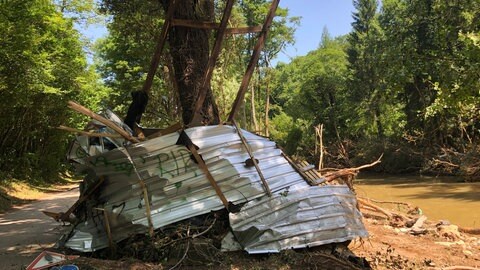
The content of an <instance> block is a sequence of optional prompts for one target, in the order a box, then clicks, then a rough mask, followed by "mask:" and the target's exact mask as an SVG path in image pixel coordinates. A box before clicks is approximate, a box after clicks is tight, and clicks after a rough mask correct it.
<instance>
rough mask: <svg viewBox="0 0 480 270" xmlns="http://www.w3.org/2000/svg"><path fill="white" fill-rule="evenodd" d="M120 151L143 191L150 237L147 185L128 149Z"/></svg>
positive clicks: (150, 216) (150, 226) (151, 228)
mask: <svg viewBox="0 0 480 270" xmlns="http://www.w3.org/2000/svg"><path fill="white" fill-rule="evenodd" d="M119 149H120V151H122V152H123V153H124V154H125V155H126V156H127V159H128V161H129V162H130V164H132V166H133V171H134V172H135V175H136V176H137V179H138V183H139V184H140V187H141V188H142V193H143V201H144V202H145V212H146V215H147V221H148V233H149V235H150V237H153V235H154V231H153V221H152V212H151V209H150V200H149V199H148V190H147V186H146V185H145V182H144V181H143V179H142V177H141V176H140V174H139V173H138V170H137V167H136V166H135V163H134V162H133V159H132V156H130V153H129V152H128V149H127V148H126V147H124V148H119Z"/></svg>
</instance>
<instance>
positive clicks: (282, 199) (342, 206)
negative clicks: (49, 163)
mask: <svg viewBox="0 0 480 270" xmlns="http://www.w3.org/2000/svg"><path fill="white" fill-rule="evenodd" d="M105 117H107V118H109V119H110V120H109V121H110V122H111V125H115V126H117V127H121V128H123V129H124V130H125V132H127V133H129V132H130V131H129V130H128V128H125V125H123V124H122V123H121V121H119V120H118V117H115V116H114V115H113V114H112V113H108V114H106V115H105ZM112 120H113V121H112ZM111 125H110V126H111ZM94 126H95V128H96V130H95V133H99V135H98V136H99V137H98V138H100V139H98V140H92V139H91V137H86V135H85V136H83V135H80V136H77V138H76V140H75V142H74V144H73V145H72V148H71V149H70V152H69V158H70V159H71V160H72V161H74V163H75V164H76V167H77V169H78V170H79V171H82V172H85V173H87V177H86V178H85V180H84V183H83V188H82V192H81V197H80V200H79V201H80V202H81V203H79V204H77V205H76V209H75V210H74V211H73V213H75V214H76V219H77V220H76V221H75V224H76V225H75V226H74V227H73V229H72V231H71V232H70V233H69V234H67V235H65V236H64V237H63V238H62V239H61V241H60V243H61V244H62V245H64V246H65V247H68V248H71V249H74V250H77V251H82V252H92V251H96V250H100V249H103V248H106V247H108V246H109V245H112V244H113V243H117V242H119V241H122V240H124V239H126V238H128V237H129V236H131V235H134V234H140V233H147V232H149V233H153V230H157V229H160V228H162V227H164V226H167V225H169V224H172V223H175V222H178V221H182V220H186V219H189V218H193V217H196V216H199V215H202V214H205V213H209V212H211V211H215V210H220V209H223V208H225V209H227V210H228V211H229V223H230V228H231V232H232V234H233V236H234V237H231V236H230V237H229V238H228V239H225V240H224V243H226V245H229V246H231V243H227V242H228V241H230V242H231V241H238V244H240V247H241V248H243V249H244V250H246V251H247V252H249V253H271V252H279V251H281V250H284V249H291V248H304V247H312V246H318V245H323V244H327V243H334V242H344V241H347V240H351V239H354V238H356V237H365V236H367V232H366V230H365V227H364V225H363V223H362V218H361V214H360V212H359V211H358V210H357V208H356V198H355V195H354V194H353V192H352V191H351V190H350V189H349V188H348V186H346V185H328V184H325V183H323V184H320V185H318V184H316V183H319V182H322V180H324V179H322V178H321V177H316V178H317V179H315V177H314V178H311V177H310V179H306V178H307V177H306V174H305V173H304V171H302V170H303V169H302V168H299V167H298V166H297V165H296V164H294V163H293V162H292V161H291V160H290V159H289V158H288V157H287V156H285V155H284V154H283V152H282V151H281V149H279V148H278V147H277V146H276V144H275V142H272V141H270V140H269V139H267V138H264V137H261V136H258V135H255V134H252V133H250V132H247V131H244V130H241V129H239V128H238V127H236V126H230V125H217V126H201V127H193V128H187V129H181V126H179V125H176V128H170V129H167V130H166V131H164V132H163V134H162V132H157V134H156V135H155V136H158V135H159V134H162V136H158V137H155V136H152V137H150V138H147V139H146V140H144V141H140V142H136V143H131V142H128V141H127V140H126V139H120V138H116V139H115V140H114V139H110V138H107V137H102V135H101V134H102V132H103V133H108V132H109V130H111V127H108V126H105V125H102V124H101V123H96V125H94ZM115 129H116V128H115ZM165 133H168V134H165ZM252 161H253V162H252ZM252 163H253V164H252ZM307 169H308V168H307ZM212 181H213V182H212ZM68 215H70V213H68ZM64 217H65V216H64ZM233 239H235V240H233ZM227 249H228V248H227Z"/></svg>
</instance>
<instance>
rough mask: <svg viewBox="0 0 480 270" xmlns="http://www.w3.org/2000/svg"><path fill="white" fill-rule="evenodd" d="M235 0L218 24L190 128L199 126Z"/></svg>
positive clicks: (228, 6) (226, 7) (229, 1)
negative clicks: (208, 87)
mask: <svg viewBox="0 0 480 270" xmlns="http://www.w3.org/2000/svg"><path fill="white" fill-rule="evenodd" d="M234 3H235V0H228V1H227V3H226V6H225V10H224V12H223V17H222V21H221V22H220V27H219V28H218V31H217V37H216V39H215V45H214V46H213V50H212V54H211V55H210V57H209V58H208V64H207V70H206V72H205V76H204V78H203V84H202V87H201V88H200V91H199V93H198V97H197V102H196V103H195V107H194V113H193V118H192V121H191V122H190V123H189V125H190V126H195V125H200V124H201V120H202V119H201V118H202V115H201V114H202V107H203V103H204V102H205V97H206V96H207V92H208V89H207V88H206V87H207V85H208V83H209V82H210V81H211V79H212V74H213V68H214V67H215V63H216V62H217V59H218V56H219V54H220V51H221V50H222V42H223V38H224V37H225V29H226V28H227V23H228V19H229V18H230V14H231V13H232V8H233V4H234Z"/></svg>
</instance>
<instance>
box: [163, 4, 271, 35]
mask: <svg viewBox="0 0 480 270" xmlns="http://www.w3.org/2000/svg"><path fill="white" fill-rule="evenodd" d="M227 4H228V3H227ZM221 25H222V24H221V23H216V22H206V21H194V20H184V19H172V22H171V26H183V27H190V28H198V29H207V30H214V29H217V30H218V29H220V28H221ZM262 29H263V27H262V26H260V25H259V26H247V27H234V28H226V29H225V34H226V35H235V34H248V33H258V32H261V31H262Z"/></svg>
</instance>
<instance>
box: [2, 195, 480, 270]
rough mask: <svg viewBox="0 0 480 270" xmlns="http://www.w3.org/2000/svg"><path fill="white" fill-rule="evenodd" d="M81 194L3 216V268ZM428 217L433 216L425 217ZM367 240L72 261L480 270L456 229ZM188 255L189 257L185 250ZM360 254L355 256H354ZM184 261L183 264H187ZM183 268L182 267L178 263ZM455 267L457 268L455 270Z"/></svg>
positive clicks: (45, 237)
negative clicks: (254, 251)
mask: <svg viewBox="0 0 480 270" xmlns="http://www.w3.org/2000/svg"><path fill="white" fill-rule="evenodd" d="M77 196H78V190H70V191H67V192H60V193H45V194H44V195H43V196H39V197H40V198H39V199H38V200H36V201H34V202H31V203H27V204H24V205H20V206H15V207H14V208H13V209H11V210H9V211H7V212H6V213H4V214H0V239H1V241H0V269H6V270H8V269H22V267H25V266H26V265H28V263H30V262H31V261H32V260H33V259H34V258H35V257H36V255H38V254H39V253H40V252H41V251H42V250H45V249H50V250H51V249H52V247H53V244H54V242H55V241H56V240H57V239H58V238H59V236H60V235H61V234H62V233H63V232H64V231H65V230H67V229H68V226H62V224H61V223H57V222H55V221H54V220H53V219H51V218H49V217H46V216H45V215H43V214H42V213H41V212H40V210H49V211H65V210H66V209H68V207H69V206H70V205H71V204H73V203H74V202H75V200H76V199H77ZM426 214H427V215H428V213H426ZM364 222H365V225H366V226H367V229H368V231H369V233H370V237H369V238H368V239H362V240H356V241H352V242H351V243H350V245H349V246H348V248H349V250H350V251H351V252H352V253H353V254H352V253H351V252H349V251H348V250H345V248H344V246H342V245H329V246H325V247H320V248H312V249H308V250H297V251H293V250H289V251H285V252H282V253H280V254H272V255H255V256H253V255H248V254H246V253H244V252H233V253H223V252H219V251H218V250H216V249H215V248H214V247H213V246H212V245H210V244H209V243H205V241H204V240H203V242H202V241H200V240H199V241H190V242H189V243H188V244H187V243H185V244H184V245H183V246H181V245H180V246H178V252H177V253H178V256H177V257H176V258H172V259H171V260H168V261H163V262H141V261H138V260H135V259H125V258H124V259H120V260H102V259H96V258H92V257H91V256H92V255H91V254H84V255H83V256H82V257H81V258H79V259H77V260H75V261H73V262H69V263H74V264H76V265H78V266H79V267H80V269H136V270H139V269H170V268H172V267H174V266H175V267H176V268H175V269H446V270H451V269H476V268H480V235H470V234H465V233H460V232H458V230H456V227H455V226H451V225H448V224H444V225H441V226H437V223H438V222H437V221H429V220H427V222H426V225H424V228H425V230H424V234H420V235H412V234H411V233H410V232H409V231H408V229H407V228H394V227H391V226H390V225H389V222H388V221H386V220H378V219H373V218H370V219H365V220H364ZM187 246H188V252H187V253H185V250H187ZM349 255H356V256H349ZM182 259H183V260H182ZM180 260H181V262H180V264H178V265H177V263H178V262H179V261H180ZM454 266H456V267H454Z"/></svg>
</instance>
